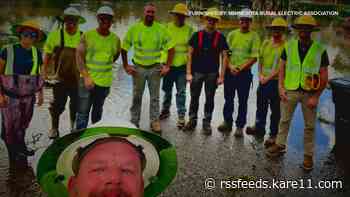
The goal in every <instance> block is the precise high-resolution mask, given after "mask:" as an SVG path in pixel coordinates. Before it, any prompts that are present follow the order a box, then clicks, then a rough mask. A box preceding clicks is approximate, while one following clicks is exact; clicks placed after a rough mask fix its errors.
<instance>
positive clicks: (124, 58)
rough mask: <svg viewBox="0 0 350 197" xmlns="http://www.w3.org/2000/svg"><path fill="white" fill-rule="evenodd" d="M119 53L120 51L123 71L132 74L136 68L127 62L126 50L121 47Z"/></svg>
mask: <svg viewBox="0 0 350 197" xmlns="http://www.w3.org/2000/svg"><path fill="white" fill-rule="evenodd" d="M121 53H122V61H123V68H124V70H125V72H126V73H127V74H128V75H134V74H135V73H136V69H135V67H134V66H131V65H129V63H128V51H126V50H125V49H122V52H121Z"/></svg>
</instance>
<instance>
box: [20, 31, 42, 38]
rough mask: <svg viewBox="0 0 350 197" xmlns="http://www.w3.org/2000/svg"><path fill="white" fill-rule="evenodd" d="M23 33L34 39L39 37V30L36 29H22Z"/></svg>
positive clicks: (26, 36)
mask: <svg viewBox="0 0 350 197" xmlns="http://www.w3.org/2000/svg"><path fill="white" fill-rule="evenodd" d="M21 35H22V36H23V37H25V38H29V37H30V38H32V39H36V38H38V37H39V34H38V32H35V31H22V33H21Z"/></svg>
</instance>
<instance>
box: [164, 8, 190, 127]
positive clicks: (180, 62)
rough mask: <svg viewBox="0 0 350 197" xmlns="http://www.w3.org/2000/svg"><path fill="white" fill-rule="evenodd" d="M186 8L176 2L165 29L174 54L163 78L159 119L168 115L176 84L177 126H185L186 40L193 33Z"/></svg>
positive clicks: (187, 45)
mask: <svg viewBox="0 0 350 197" xmlns="http://www.w3.org/2000/svg"><path fill="white" fill-rule="evenodd" d="M188 12H189V11H188V8H187V6H186V5H185V4H183V3H179V4H176V5H175V7H174V8H173V10H172V11H170V14H172V15H173V16H174V21H172V22H170V23H168V24H167V26H166V27H167V30H168V32H169V34H170V36H171V38H172V39H173V41H174V42H175V44H176V45H175V54H174V59H173V63H172V64H171V67H170V71H169V73H168V74H167V75H165V76H164V78H163V84H162V89H163V91H164V99H163V107H162V110H161V113H160V116H159V119H160V120H162V119H166V118H168V117H169V116H170V106H171V98H172V95H173V94H172V89H173V85H174V84H175V86H176V90H177V92H176V107H177V114H178V119H177V127H178V128H180V129H181V128H183V127H184V126H185V115H186V64H187V59H188V58H187V51H188V47H189V44H188V41H189V40H190V39H191V36H192V34H193V28H192V27H191V26H190V25H188V24H187V23H185V20H186V18H187V17H189V13H188ZM163 54H164V55H163V56H162V60H163V62H165V61H166V58H167V53H166V52H165V53H163Z"/></svg>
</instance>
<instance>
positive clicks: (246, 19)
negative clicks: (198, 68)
mask: <svg viewBox="0 0 350 197" xmlns="http://www.w3.org/2000/svg"><path fill="white" fill-rule="evenodd" d="M251 22H252V16H251V14H250V10H249V9H243V10H242V11H241V15H240V18H239V24H240V28H239V29H237V30H233V31H232V32H230V33H229V34H228V36H227V43H228V45H229V47H230V50H231V52H232V54H231V57H230V61H229V66H228V69H227V72H226V74H225V82H224V97H225V105H224V110H223V114H224V122H223V123H222V124H221V125H220V126H219V127H218V130H219V131H221V132H230V131H232V124H233V118H232V114H233V107H234V98H235V93H236V92H237V95H238V101H239V106H238V116H237V120H236V131H235V134H234V135H235V136H236V137H242V136H243V128H244V126H245V124H246V122H247V109H248V106H247V104H248V96H249V89H250V85H251V83H252V78H253V76H252V73H251V71H250V68H251V67H252V66H253V64H254V63H255V62H256V61H257V57H258V54H259V45H260V39H259V36H258V34H257V33H255V32H253V31H251V30H250V24H251Z"/></svg>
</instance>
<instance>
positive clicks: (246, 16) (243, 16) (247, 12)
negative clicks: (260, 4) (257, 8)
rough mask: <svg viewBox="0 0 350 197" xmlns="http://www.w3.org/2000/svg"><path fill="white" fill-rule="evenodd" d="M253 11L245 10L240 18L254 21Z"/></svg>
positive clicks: (241, 12)
mask: <svg viewBox="0 0 350 197" xmlns="http://www.w3.org/2000/svg"><path fill="white" fill-rule="evenodd" d="M251 12H252V11H251V10H250V9H249V8H244V9H242V10H241V11H240V14H239V18H249V19H252V18H253V17H252V14H251Z"/></svg>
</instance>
